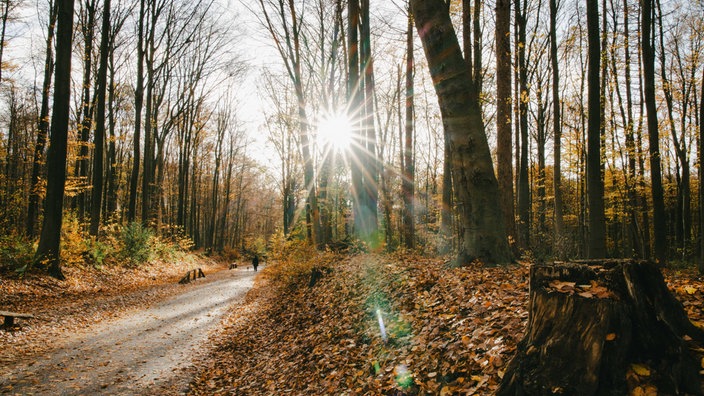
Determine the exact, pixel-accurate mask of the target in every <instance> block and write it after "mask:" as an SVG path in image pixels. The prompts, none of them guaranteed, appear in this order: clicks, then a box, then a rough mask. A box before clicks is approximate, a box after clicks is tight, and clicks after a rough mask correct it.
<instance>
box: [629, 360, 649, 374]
mask: <svg viewBox="0 0 704 396" xmlns="http://www.w3.org/2000/svg"><path fill="white" fill-rule="evenodd" d="M631 370H633V372H634V373H636V374H638V376H640V377H649V376H650V368H649V367H648V366H646V365H644V364H640V363H633V364H631Z"/></svg>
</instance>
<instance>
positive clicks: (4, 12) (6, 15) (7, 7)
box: [0, 0, 53, 82]
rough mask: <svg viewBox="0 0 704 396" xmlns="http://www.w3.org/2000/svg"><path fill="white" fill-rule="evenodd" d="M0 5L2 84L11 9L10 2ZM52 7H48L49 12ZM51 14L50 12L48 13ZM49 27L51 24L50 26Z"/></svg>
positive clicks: (7, 0) (0, 77)
mask: <svg viewBox="0 0 704 396" xmlns="http://www.w3.org/2000/svg"><path fill="white" fill-rule="evenodd" d="M2 5H3V6H4V7H3V9H2V27H0V82H2V60H3V55H4V54H5V45H6V44H7V42H6V41H7V36H6V32H7V22H8V21H9V20H10V9H11V8H12V0H3V1H2ZM52 8H53V7H51V6H50V7H49V9H50V10H51V9H52ZM49 12H51V11H49ZM50 25H51V24H50Z"/></svg>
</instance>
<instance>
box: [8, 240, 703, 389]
mask: <svg viewBox="0 0 704 396" xmlns="http://www.w3.org/2000/svg"><path fill="white" fill-rule="evenodd" d="M186 266H188V268H186ZM192 266H193V264H189V265H182V266H176V267H173V266H172V267H163V266H154V267H144V268H141V269H139V270H122V269H119V270H118V269H112V270H103V271H96V270H75V272H73V273H71V272H69V273H67V275H68V278H69V281H64V282H58V281H55V280H52V279H48V278H44V277H29V278H27V279H25V280H22V281H20V280H2V279H0V291H1V292H0V307H2V309H7V310H15V311H23V312H24V311H28V312H31V313H34V314H35V315H36V316H37V318H36V319H33V320H28V321H22V320H20V321H19V327H18V329H16V330H14V331H4V330H0V344H2V345H3V348H1V349H0V366H2V367H3V372H2V373H0V394H66V395H71V394H147V393H154V394H174V395H175V394H191V395H225V394H227V395H271V394H291V395H380V394H385V395H413V394H438V395H453V394H468V395H489V394H494V392H495V391H496V389H497V387H498V384H499V382H500V381H501V378H502V376H503V374H504V370H505V368H506V365H507V363H508V361H509V360H510V359H511V357H512V356H513V354H514V352H515V347H516V343H517V342H518V341H519V340H520V339H521V338H522V337H523V332H524V331H525V326H526V321H527V317H528V312H527V299H528V285H527V283H528V265H527V264H525V263H522V264H517V265H514V266H510V267H497V268H484V267H481V266H478V265H476V266H468V267H463V268H448V267H447V266H446V264H445V262H444V261H443V260H442V259H437V258H423V257H418V256H413V255H403V256H402V255H377V254H357V255H349V256H342V255H336V254H332V253H329V252H328V253H319V254H316V255H315V256H314V257H313V258H306V259H303V258H289V259H286V260H282V261H279V262H274V261H272V262H271V263H270V265H267V266H266V268H264V269H263V271H261V272H260V273H259V274H258V276H257V277H256V280H255V277H254V276H253V275H254V273H253V271H251V270H248V269H239V270H234V271H225V270H223V269H224V267H222V266H218V265H216V264H213V265H212V266H210V267H208V268H205V267H204V268H203V269H204V271H206V274H208V276H207V277H206V279H202V280H198V281H196V282H194V283H192V284H189V285H185V286H184V285H178V284H176V281H177V280H178V278H180V276H182V275H183V273H184V272H185V271H186V270H188V269H192V268H191V267H192ZM313 270H315V271H313ZM71 271H73V270H71ZM312 272H316V273H317V274H318V275H319V278H317V279H315V281H313V279H312V278H311V273H312ZM211 273H212V275H211ZM665 275H666V279H667V282H668V286H669V287H670V289H671V290H672V291H673V292H674V293H675V295H676V296H677V298H678V299H679V300H680V301H681V302H682V303H683V305H684V306H685V309H686V311H687V312H688V314H689V316H690V318H691V319H692V321H694V322H695V323H698V324H702V323H703V322H704V312H703V311H702V308H704V302H703V300H704V281H703V279H702V278H701V277H700V276H699V275H697V274H696V273H695V272H694V271H690V270H685V271H675V270H666V271H665ZM252 282H253V283H254V286H253V287H252V288H251V289H250V290H249V292H248V293H247V294H246V297H243V295H244V292H242V290H246V289H247V288H248V287H249V285H251V283H252ZM197 300H203V301H204V302H205V303H204V304H203V305H202V306H200V307H196V306H192V305H191V302H193V301H197ZM168 301H172V302H174V301H175V302H176V303H175V304H173V305H163V304H164V303H165V302H168ZM178 306H181V307H180V308H176V307H178ZM176 309H179V310H180V311H175V310H176ZM181 316H183V317H184V318H185V320H180V321H179V320H176V318H177V317H181ZM206 322H207V324H206ZM196 334H197V337H196V336H195V335H196ZM106 350H107V351H113V352H109V353H106V352H104V351H106ZM110 353H115V355H110ZM637 369H639V370H637V371H638V372H639V373H640V374H643V373H642V370H640V369H642V367H637ZM634 375H635V374H634ZM639 381H640V383H642V385H643V386H642V387H641V386H640V383H639V384H637V385H638V386H639V389H641V391H643V392H642V393H638V392H635V391H634V392H632V394H638V395H641V394H642V395H645V394H648V393H647V390H648V389H651V390H652V388H648V387H647V384H648V381H649V378H648V375H643V376H641V377H639Z"/></svg>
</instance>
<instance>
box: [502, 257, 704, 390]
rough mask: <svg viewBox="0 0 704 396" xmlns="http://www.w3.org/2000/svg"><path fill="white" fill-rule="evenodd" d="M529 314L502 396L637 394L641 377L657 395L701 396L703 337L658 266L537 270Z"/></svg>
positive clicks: (592, 264)
mask: <svg viewBox="0 0 704 396" xmlns="http://www.w3.org/2000/svg"><path fill="white" fill-rule="evenodd" d="M529 309H530V316H529V319H528V329H527V330H526V334H525V337H524V338H523V340H522V341H521V342H520V343H519V344H518V351H517V353H516V356H515V357H514V358H513V360H512V361H511V362H510V363H509V365H508V367H507V370H506V374H505V375H504V377H503V382H502V384H501V387H500V389H499V391H498V392H497V395H500V396H505V395H534V396H535V395H555V394H562V395H625V394H634V393H632V392H633V389H634V388H635V387H636V386H638V385H639V384H638V383H637V381H636V380H637V379H638V376H637V375H642V376H643V377H647V380H648V384H649V385H651V386H655V387H656V388H657V390H658V394H697V395H700V394H702V390H701V379H700V377H699V362H698V361H697V359H695V357H694V356H693V355H692V354H691V352H690V350H689V347H690V346H691V345H689V344H690V343H693V341H694V340H696V341H698V342H702V341H704V331H702V329H700V328H698V327H696V326H694V325H693V324H692V323H691V322H690V321H689V319H688V318H687V315H686V313H685V312H684V309H683V307H682V304H681V303H680V302H679V301H677V300H676V299H675V297H674V296H673V295H672V294H671V293H670V292H669V290H668V289H667V286H666V284H665V281H664V278H663V276H662V274H661V273H660V272H659V270H658V269H657V267H656V265H655V264H654V263H652V262H649V261H633V260H625V261H581V262H573V263H555V264H554V265H536V266H533V267H532V268H531V271H530V301H529ZM634 371H635V374H634ZM644 371H649V372H651V374H648V375H645V374H644V373H643V372H644Z"/></svg>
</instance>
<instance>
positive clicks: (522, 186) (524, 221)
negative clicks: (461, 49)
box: [515, 0, 531, 249]
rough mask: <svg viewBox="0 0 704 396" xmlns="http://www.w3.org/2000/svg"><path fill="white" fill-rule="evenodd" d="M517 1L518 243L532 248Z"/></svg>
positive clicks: (522, 38) (521, 14)
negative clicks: (519, 140) (519, 143)
mask: <svg viewBox="0 0 704 396" xmlns="http://www.w3.org/2000/svg"><path fill="white" fill-rule="evenodd" d="M520 3H521V0H516V3H515V4H516V25H517V28H518V42H517V43H516V48H517V53H518V84H519V92H518V117H519V118H518V123H519V131H520V139H521V145H520V162H519V170H518V243H519V245H520V246H521V247H522V248H523V249H528V248H530V218H531V214H530V180H529V177H530V175H529V171H528V66H527V65H526V45H527V42H526V23H527V21H526V18H527V10H526V9H525V8H526V6H527V4H526V2H525V1H524V2H523V7H522V8H523V9H521V7H520Z"/></svg>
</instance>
